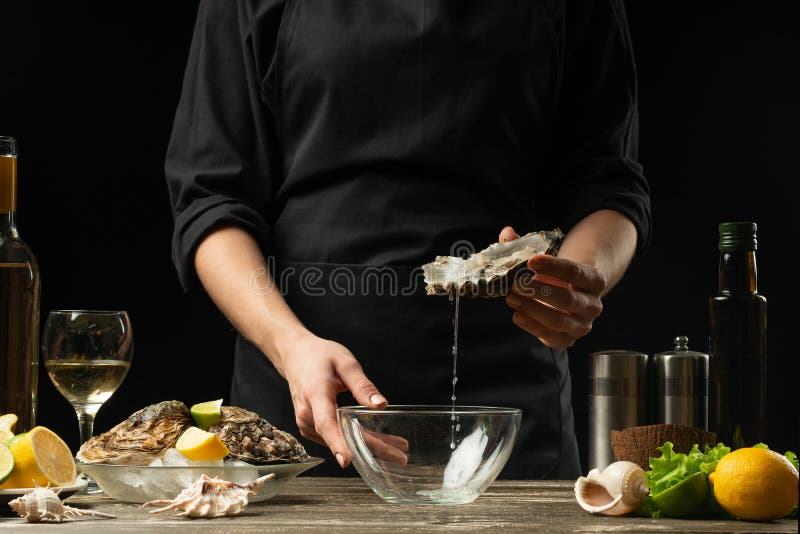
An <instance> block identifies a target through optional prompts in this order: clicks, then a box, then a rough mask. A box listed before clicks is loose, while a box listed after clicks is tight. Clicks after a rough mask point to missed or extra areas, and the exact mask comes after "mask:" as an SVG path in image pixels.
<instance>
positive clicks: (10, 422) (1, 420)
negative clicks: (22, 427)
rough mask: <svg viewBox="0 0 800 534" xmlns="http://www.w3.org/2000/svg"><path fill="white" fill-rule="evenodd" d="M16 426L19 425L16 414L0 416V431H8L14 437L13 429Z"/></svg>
mask: <svg viewBox="0 0 800 534" xmlns="http://www.w3.org/2000/svg"><path fill="white" fill-rule="evenodd" d="M16 424H17V415H16V414H13V413H7V414H5V415H0V430H7V431H8V432H11V434H12V435H13V434H14V432H13V431H12V429H13V428H14V425H16Z"/></svg>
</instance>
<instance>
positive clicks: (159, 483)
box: [76, 401, 323, 503]
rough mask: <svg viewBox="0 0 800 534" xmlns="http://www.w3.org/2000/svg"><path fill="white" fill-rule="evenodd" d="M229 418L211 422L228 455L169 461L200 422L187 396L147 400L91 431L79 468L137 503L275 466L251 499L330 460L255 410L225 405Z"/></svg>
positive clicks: (245, 478)
mask: <svg viewBox="0 0 800 534" xmlns="http://www.w3.org/2000/svg"><path fill="white" fill-rule="evenodd" d="M221 411H222V418H221V419H220V421H219V422H218V423H216V424H215V425H213V426H211V427H210V428H209V429H208V430H209V431H210V432H214V433H215V434H217V435H218V436H219V438H220V439H221V440H222V442H223V443H224V444H225V445H226V446H227V447H228V450H229V451H230V455H229V457H228V458H227V459H226V460H225V461H224V462H222V461H221V460H220V461H219V462H217V463H208V464H203V465H197V464H194V465H163V463H164V459H165V458H164V457H165V455H169V454H170V451H172V452H175V451H174V449H173V447H174V446H175V443H176V442H177V440H178V438H179V437H180V435H181V434H182V433H183V431H184V430H186V429H187V428H189V427H190V426H193V425H194V422H193V421H192V417H191V415H190V413H189V409H188V408H187V407H186V405H185V404H183V403H182V402H179V401H165V402H160V403H158V404H153V405H151V406H147V407H145V408H143V409H141V410H139V411H137V412H136V413H134V414H132V415H131V416H130V417H128V418H127V419H126V420H125V421H122V422H121V423H119V424H118V425H117V426H115V427H114V428H112V429H111V430H109V431H108V432H105V433H103V434H100V435H99V436H95V437H94V438H92V439H90V440H89V441H87V442H86V443H84V444H83V445H82V446H81V448H80V450H79V451H78V454H77V457H76V460H77V465H78V469H79V470H80V471H83V472H84V473H86V474H87V475H89V476H90V477H92V478H93V479H94V480H95V481H96V482H97V484H98V485H99V486H100V489H102V490H103V491H104V492H105V493H106V494H107V495H108V496H109V497H111V498H114V499H117V500H120V501H125V502H134V503H144V502H147V501H153V500H160V499H172V498H174V497H175V495H177V494H178V493H179V492H180V491H181V490H183V489H184V488H185V487H186V486H187V485H188V484H191V483H192V482H194V481H195V480H197V479H199V478H200V477H201V475H203V474H205V475H208V476H209V477H219V478H221V479H223V480H226V481H230V482H234V483H237V484H246V483H249V482H252V481H253V480H255V479H257V478H259V477H262V476H264V475H268V474H274V475H275V476H274V477H273V478H272V479H271V480H269V481H268V482H267V483H266V484H264V485H263V486H262V487H261V488H260V489H259V490H258V491H257V492H256V494H255V495H252V496H250V498H249V500H250V502H259V501H264V500H266V499H269V498H271V497H273V496H275V495H276V494H277V493H279V492H280V491H281V489H282V488H283V487H284V486H285V484H286V483H287V482H288V481H289V480H291V479H292V478H294V477H296V476H297V475H299V474H300V473H302V472H304V471H306V470H308V469H311V468H312V467H314V466H316V465H319V464H321V463H322V462H323V459H322V458H316V457H313V456H309V455H308V454H307V453H306V451H305V449H304V448H303V446H302V445H301V444H300V443H299V442H298V441H297V439H296V438H295V437H294V436H292V435H291V434H289V433H288V432H284V431H281V430H278V429H277V428H275V427H273V426H272V425H271V424H270V423H269V422H268V421H267V420H266V419H264V418H262V417H261V416H259V415H258V414H256V413H254V412H250V411H248V410H245V409H244V408H239V407H236V406H223V407H222V410H221Z"/></svg>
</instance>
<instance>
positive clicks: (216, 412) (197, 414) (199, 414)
mask: <svg viewBox="0 0 800 534" xmlns="http://www.w3.org/2000/svg"><path fill="white" fill-rule="evenodd" d="M221 408H222V399H217V400H213V401H207V402H201V403H198V404H195V405H194V406H192V407H191V408H190V409H189V413H191V414H192V419H194V424H196V425H197V426H198V427H200V428H202V429H203V430H208V428H209V427H210V426H211V425H215V424H217V423H218V422H219V420H220V419H221V418H222V411H221Z"/></svg>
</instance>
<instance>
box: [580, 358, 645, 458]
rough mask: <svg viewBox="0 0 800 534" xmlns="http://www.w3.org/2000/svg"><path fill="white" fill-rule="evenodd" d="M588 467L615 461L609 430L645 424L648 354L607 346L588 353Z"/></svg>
mask: <svg viewBox="0 0 800 534" xmlns="http://www.w3.org/2000/svg"><path fill="white" fill-rule="evenodd" d="M589 365H590V367H589V382H590V383H589V468H590V469H591V468H594V467H599V468H601V469H603V468H605V467H606V466H607V465H608V464H610V463H613V462H614V451H613V449H612V448H611V431H612V430H622V429H624V428H628V427H632V426H641V425H646V424H647V423H648V421H647V390H646V388H647V354H642V353H641V352H634V351H628V350H609V351H604V352H595V353H592V354H591V355H590V362H589Z"/></svg>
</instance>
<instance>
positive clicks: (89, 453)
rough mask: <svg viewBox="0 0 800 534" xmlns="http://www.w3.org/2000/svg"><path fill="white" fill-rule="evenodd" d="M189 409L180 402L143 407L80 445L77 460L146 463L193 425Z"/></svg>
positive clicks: (172, 445)
mask: <svg viewBox="0 0 800 534" xmlns="http://www.w3.org/2000/svg"><path fill="white" fill-rule="evenodd" d="M193 424H194V423H193V422H192V416H191V415H190V414H189V409H188V408H187V407H186V405H185V404H183V403H182V402H180V401H175V400H173V401H164V402H159V403H158V404H152V405H150V406H147V407H145V408H142V409H141V410H139V411H138V412H136V413H134V414H133V415H131V416H130V417H128V418H127V419H126V420H125V421H123V422H121V423H120V424H118V425H117V426H115V427H114V428H112V429H111V430H109V431H108V432H104V433H102V434H100V435H99V436H95V437H93V438H92V439H90V440H89V441H87V442H86V443H84V444H83V445H81V448H80V450H79V451H78V454H77V455H76V456H77V458H78V460H80V461H82V462H85V463H89V464H124V465H147V464H149V463H150V462H151V461H153V460H154V459H156V458H158V457H160V456H161V454H162V453H163V452H164V450H165V449H168V448H170V447H174V446H175V443H176V442H177V441H178V438H179V437H180V435H181V434H182V433H183V431H184V430H186V429H187V428H189V427H190V426H192V425H193Z"/></svg>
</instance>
